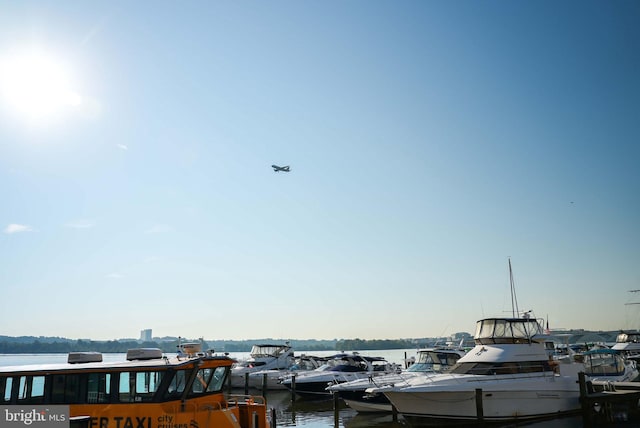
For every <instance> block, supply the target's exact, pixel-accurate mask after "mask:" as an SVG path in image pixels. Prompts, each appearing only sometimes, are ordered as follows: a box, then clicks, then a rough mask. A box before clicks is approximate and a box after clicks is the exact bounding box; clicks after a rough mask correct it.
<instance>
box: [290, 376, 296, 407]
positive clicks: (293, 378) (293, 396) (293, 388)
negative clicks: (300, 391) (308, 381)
mask: <svg viewBox="0 0 640 428" xmlns="http://www.w3.org/2000/svg"><path fill="white" fill-rule="evenodd" d="M291 401H292V402H295V401H296V374H295V373H294V374H292V375H291Z"/></svg>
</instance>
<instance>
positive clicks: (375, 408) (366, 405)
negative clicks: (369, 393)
mask: <svg viewBox="0 0 640 428" xmlns="http://www.w3.org/2000/svg"><path fill="white" fill-rule="evenodd" d="M343 401H344V402H345V403H346V405H347V406H349V407H350V408H352V409H353V410H355V411H356V412H360V413H381V412H384V413H391V412H392V411H393V407H392V406H391V404H389V403H386V404H385V403H375V402H366V401H363V400H347V399H343Z"/></svg>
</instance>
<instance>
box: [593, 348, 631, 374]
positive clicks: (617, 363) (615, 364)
mask: <svg viewBox="0 0 640 428" xmlns="http://www.w3.org/2000/svg"><path fill="white" fill-rule="evenodd" d="M585 373H586V374H588V375H589V376H598V375H599V376H615V375H621V374H623V373H624V362H623V361H622V359H621V357H620V356H619V355H616V354H611V353H594V354H586V362H585Z"/></svg>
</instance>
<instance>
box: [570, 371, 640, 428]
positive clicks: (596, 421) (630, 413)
mask: <svg viewBox="0 0 640 428" xmlns="http://www.w3.org/2000/svg"><path fill="white" fill-rule="evenodd" d="M578 382H579V383H580V403H581V405H582V419H583V422H584V426H585V427H593V426H603V425H607V424H616V426H619V424H620V423H624V422H628V423H629V424H633V426H638V423H639V422H640V407H638V403H639V402H640V382H606V381H600V382H598V381H593V382H592V381H586V380H585V374H584V373H582V372H580V373H579V374H578Z"/></svg>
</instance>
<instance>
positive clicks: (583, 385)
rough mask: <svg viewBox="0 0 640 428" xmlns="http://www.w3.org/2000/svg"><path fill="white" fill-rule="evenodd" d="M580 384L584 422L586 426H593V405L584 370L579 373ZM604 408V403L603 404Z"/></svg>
mask: <svg viewBox="0 0 640 428" xmlns="http://www.w3.org/2000/svg"><path fill="white" fill-rule="evenodd" d="M578 384H579V385H580V406H581V408H582V424H583V425H584V426H585V427H590V426H591V406H590V403H589V398H588V397H589V394H588V391H587V382H586V378H585V374H584V372H579V373H578ZM603 408H604V405H603Z"/></svg>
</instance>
